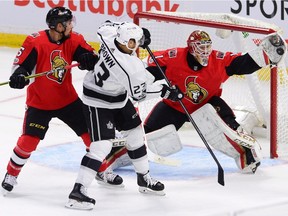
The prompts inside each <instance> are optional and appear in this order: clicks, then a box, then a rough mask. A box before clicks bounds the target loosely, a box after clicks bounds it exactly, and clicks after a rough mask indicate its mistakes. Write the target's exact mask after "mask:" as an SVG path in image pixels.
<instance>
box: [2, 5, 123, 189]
mask: <svg viewBox="0 0 288 216" xmlns="http://www.w3.org/2000/svg"><path fill="white" fill-rule="evenodd" d="M74 19H75V18H74V17H73V15H72V12H71V10H69V9H67V8H64V7H55V8H52V9H51V10H49V12H48V13H47V16H46V23H47V25H48V27H49V29H47V30H43V31H39V32H36V33H34V34H31V35H29V36H27V38H26V40H25V41H24V43H23V45H22V47H21V48H20V50H19V52H18V54H17V56H16V58H15V60H14V64H13V69H12V75H11V77H10V82H9V85H10V87H11V88H16V89H22V88H24V87H25V86H27V85H28V84H29V85H28V87H27V98H26V106H27V108H26V112H25V117H24V122H23V132H22V135H21V136H20V137H19V139H18V141H17V145H16V147H15V148H14V150H13V152H12V156H11V158H10V161H9V163H8V166H7V173H6V175H5V177H4V180H3V182H2V187H3V189H4V192H7V191H12V189H13V187H14V185H15V184H16V183H17V181H16V180H17V176H18V175H19V173H20V171H21V169H22V167H23V166H24V165H25V163H26V162H27V160H28V159H29V157H30V155H31V153H32V152H33V151H34V150H35V149H36V147H37V145H38V143H39V142H40V140H43V139H44V137H45V134H46V132H47V130H48V128H49V122H50V121H51V119H52V118H54V117H57V118H59V119H60V120H62V121H63V122H64V123H66V124H67V125H68V126H69V127H70V128H71V129H73V131H74V132H75V133H76V134H77V135H78V136H80V137H81V138H82V139H83V142H84V143H85V145H86V146H87V148H88V147H89V145H90V137H89V135H88V129H87V126H86V122H85V118H84V115H83V113H82V101H81V100H80V99H79V97H78V95H77V93H76V90H75V89H74V87H73V85H72V74H71V69H67V70H66V69H64V68H65V66H66V65H71V63H72V61H77V62H79V63H80V65H79V68H80V69H82V70H92V69H93V68H94V65H95V64H96V62H97V61H98V56H97V54H95V53H94V49H93V48H92V47H91V46H90V45H89V44H88V43H87V42H86V41H85V40H84V38H83V36H82V35H81V34H78V33H76V32H73V31H72V29H73V24H74ZM52 69H56V72H55V73H51V74H47V76H40V77H37V78H35V79H33V80H29V79H25V76H28V75H33V74H38V73H41V72H43V71H50V70H52ZM114 177H117V176H114ZM120 180H121V179H120Z"/></svg>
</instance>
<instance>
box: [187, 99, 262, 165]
mask: <svg viewBox="0 0 288 216" xmlns="http://www.w3.org/2000/svg"><path fill="white" fill-rule="evenodd" d="M191 117H192V118H193V119H194V121H195V123H196V124H197V126H198V128H199V129H200V131H201V133H202V134H203V136H204V137H205V139H206V140H207V142H208V143H209V144H210V145H211V146H213V148H215V149H217V150H218V151H220V152H222V153H224V154H225V155H228V156H230V157H232V158H234V159H235V161H236V164H237V166H238V168H239V169H241V170H243V169H245V168H246V167H247V166H249V165H251V164H253V163H254V164H256V163H258V162H259V161H260V156H259V155H260V149H259V151H258V150H257V148H258V146H259V145H258V144H257V142H256V140H255V139H254V138H253V137H251V136H249V135H248V134H245V133H243V132H238V131H234V130H232V129H231V128H230V127H229V126H227V125H226V124H225V123H224V121H223V120H222V119H221V118H220V117H219V116H218V114H217V113H216V110H215V109H214V108H213V107H212V106H211V105H210V104H206V105H204V106H203V107H201V108H200V109H198V110H196V111H195V112H194V113H193V114H192V115H191ZM246 149H247V150H246ZM246 151H251V152H252V156H253V160H251V159H249V160H250V161H249V160H247V154H246ZM250 156H251V155H250Z"/></svg>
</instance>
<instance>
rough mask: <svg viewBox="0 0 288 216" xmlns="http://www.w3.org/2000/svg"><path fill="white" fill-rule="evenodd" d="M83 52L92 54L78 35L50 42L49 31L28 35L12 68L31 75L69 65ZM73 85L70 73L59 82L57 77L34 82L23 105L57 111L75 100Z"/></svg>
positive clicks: (88, 46)
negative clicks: (19, 67) (18, 68)
mask: <svg viewBox="0 0 288 216" xmlns="http://www.w3.org/2000/svg"><path fill="white" fill-rule="evenodd" d="M85 52H94V49H93V48H92V47H91V46H90V45H89V44H87V42H86V41H85V40H84V38H83V36H82V35H81V34H78V33H75V32H71V34H70V37H68V38H65V39H64V40H62V41H60V42H58V43H56V42H52V41H51V39H50V37H49V33H48V30H46V31H39V32H37V33H34V34H31V35H29V36H28V37H27V38H26V40H25V41H24V43H23V45H22V47H21V48H20V50H19V52H18V54H17V56H16V58H15V60H14V66H15V67H14V68H15V69H16V68H17V66H18V65H19V66H21V67H24V68H25V69H26V70H27V71H28V72H29V73H30V74H38V73H41V72H45V71H50V70H52V69H55V68H58V67H63V68H64V67H65V66H66V65H70V64H71V63H72V61H77V59H78V57H79V56H80V55H81V54H83V53H85ZM77 97H78V95H77V93H76V90H75V89H74V87H73V85H72V76H71V70H70V69H69V70H66V71H65V73H64V75H63V79H61V81H59V79H58V77H57V74H56V73H55V74H49V75H47V76H41V77H37V78H34V79H33V80H31V81H30V85H29V86H28V88H27V98H26V104H27V105H28V106H32V107H35V108H38V109H42V110H56V109H60V108H62V107H64V106H66V105H68V104H70V103H71V102H73V101H75V100H76V99H77Z"/></svg>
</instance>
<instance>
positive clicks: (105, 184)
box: [96, 179, 125, 188]
mask: <svg viewBox="0 0 288 216" xmlns="http://www.w3.org/2000/svg"><path fill="white" fill-rule="evenodd" d="M96 180H97V179H96ZM97 183H98V184H100V185H102V186H104V187H107V188H124V187H125V185H124V184H120V185H113V184H109V183H107V182H104V181H99V180H97Z"/></svg>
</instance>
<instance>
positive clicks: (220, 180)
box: [146, 46, 224, 186]
mask: <svg viewBox="0 0 288 216" xmlns="http://www.w3.org/2000/svg"><path fill="white" fill-rule="evenodd" d="M146 50H147V51H148V53H149V55H150V56H151V58H152V59H153V61H154V62H155V64H156V66H157V67H158V69H159V71H160V72H161V73H162V75H163V77H164V79H165V81H166V82H167V85H168V86H169V87H172V85H171V83H170V81H169V80H168V78H167V76H166V74H165V73H164V71H163V70H162V68H161V67H160V65H159V63H158V61H157V60H156V58H155V56H154V54H153V53H152V51H151V49H150V47H149V46H146ZM178 102H179V103H180V105H181V107H182V109H183V110H184V112H185V114H186V115H187V117H188V119H189V121H190V122H191V124H192V125H193V126H194V128H195V130H196V131H197V133H198V135H199V136H200V138H201V139H202V141H203V143H204V144H205V146H206V148H207V149H208V151H209V153H210V155H211V156H212V158H213V159H214V161H215V162H216V164H217V167H218V183H219V184H220V185H222V186H224V170H223V168H222V166H221V164H220V163H219V161H218V159H217V158H216V156H215V154H214V153H213V151H212V149H211V147H210V146H209V144H208V142H207V141H206V139H205V137H204V136H203V134H202V133H201V131H200V129H199V128H198V126H197V125H196V123H195V122H194V120H193V118H192V117H191V115H190V114H189V113H188V111H187V109H186V107H185V105H184V104H183V102H182V101H181V100H179V101H178Z"/></svg>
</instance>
